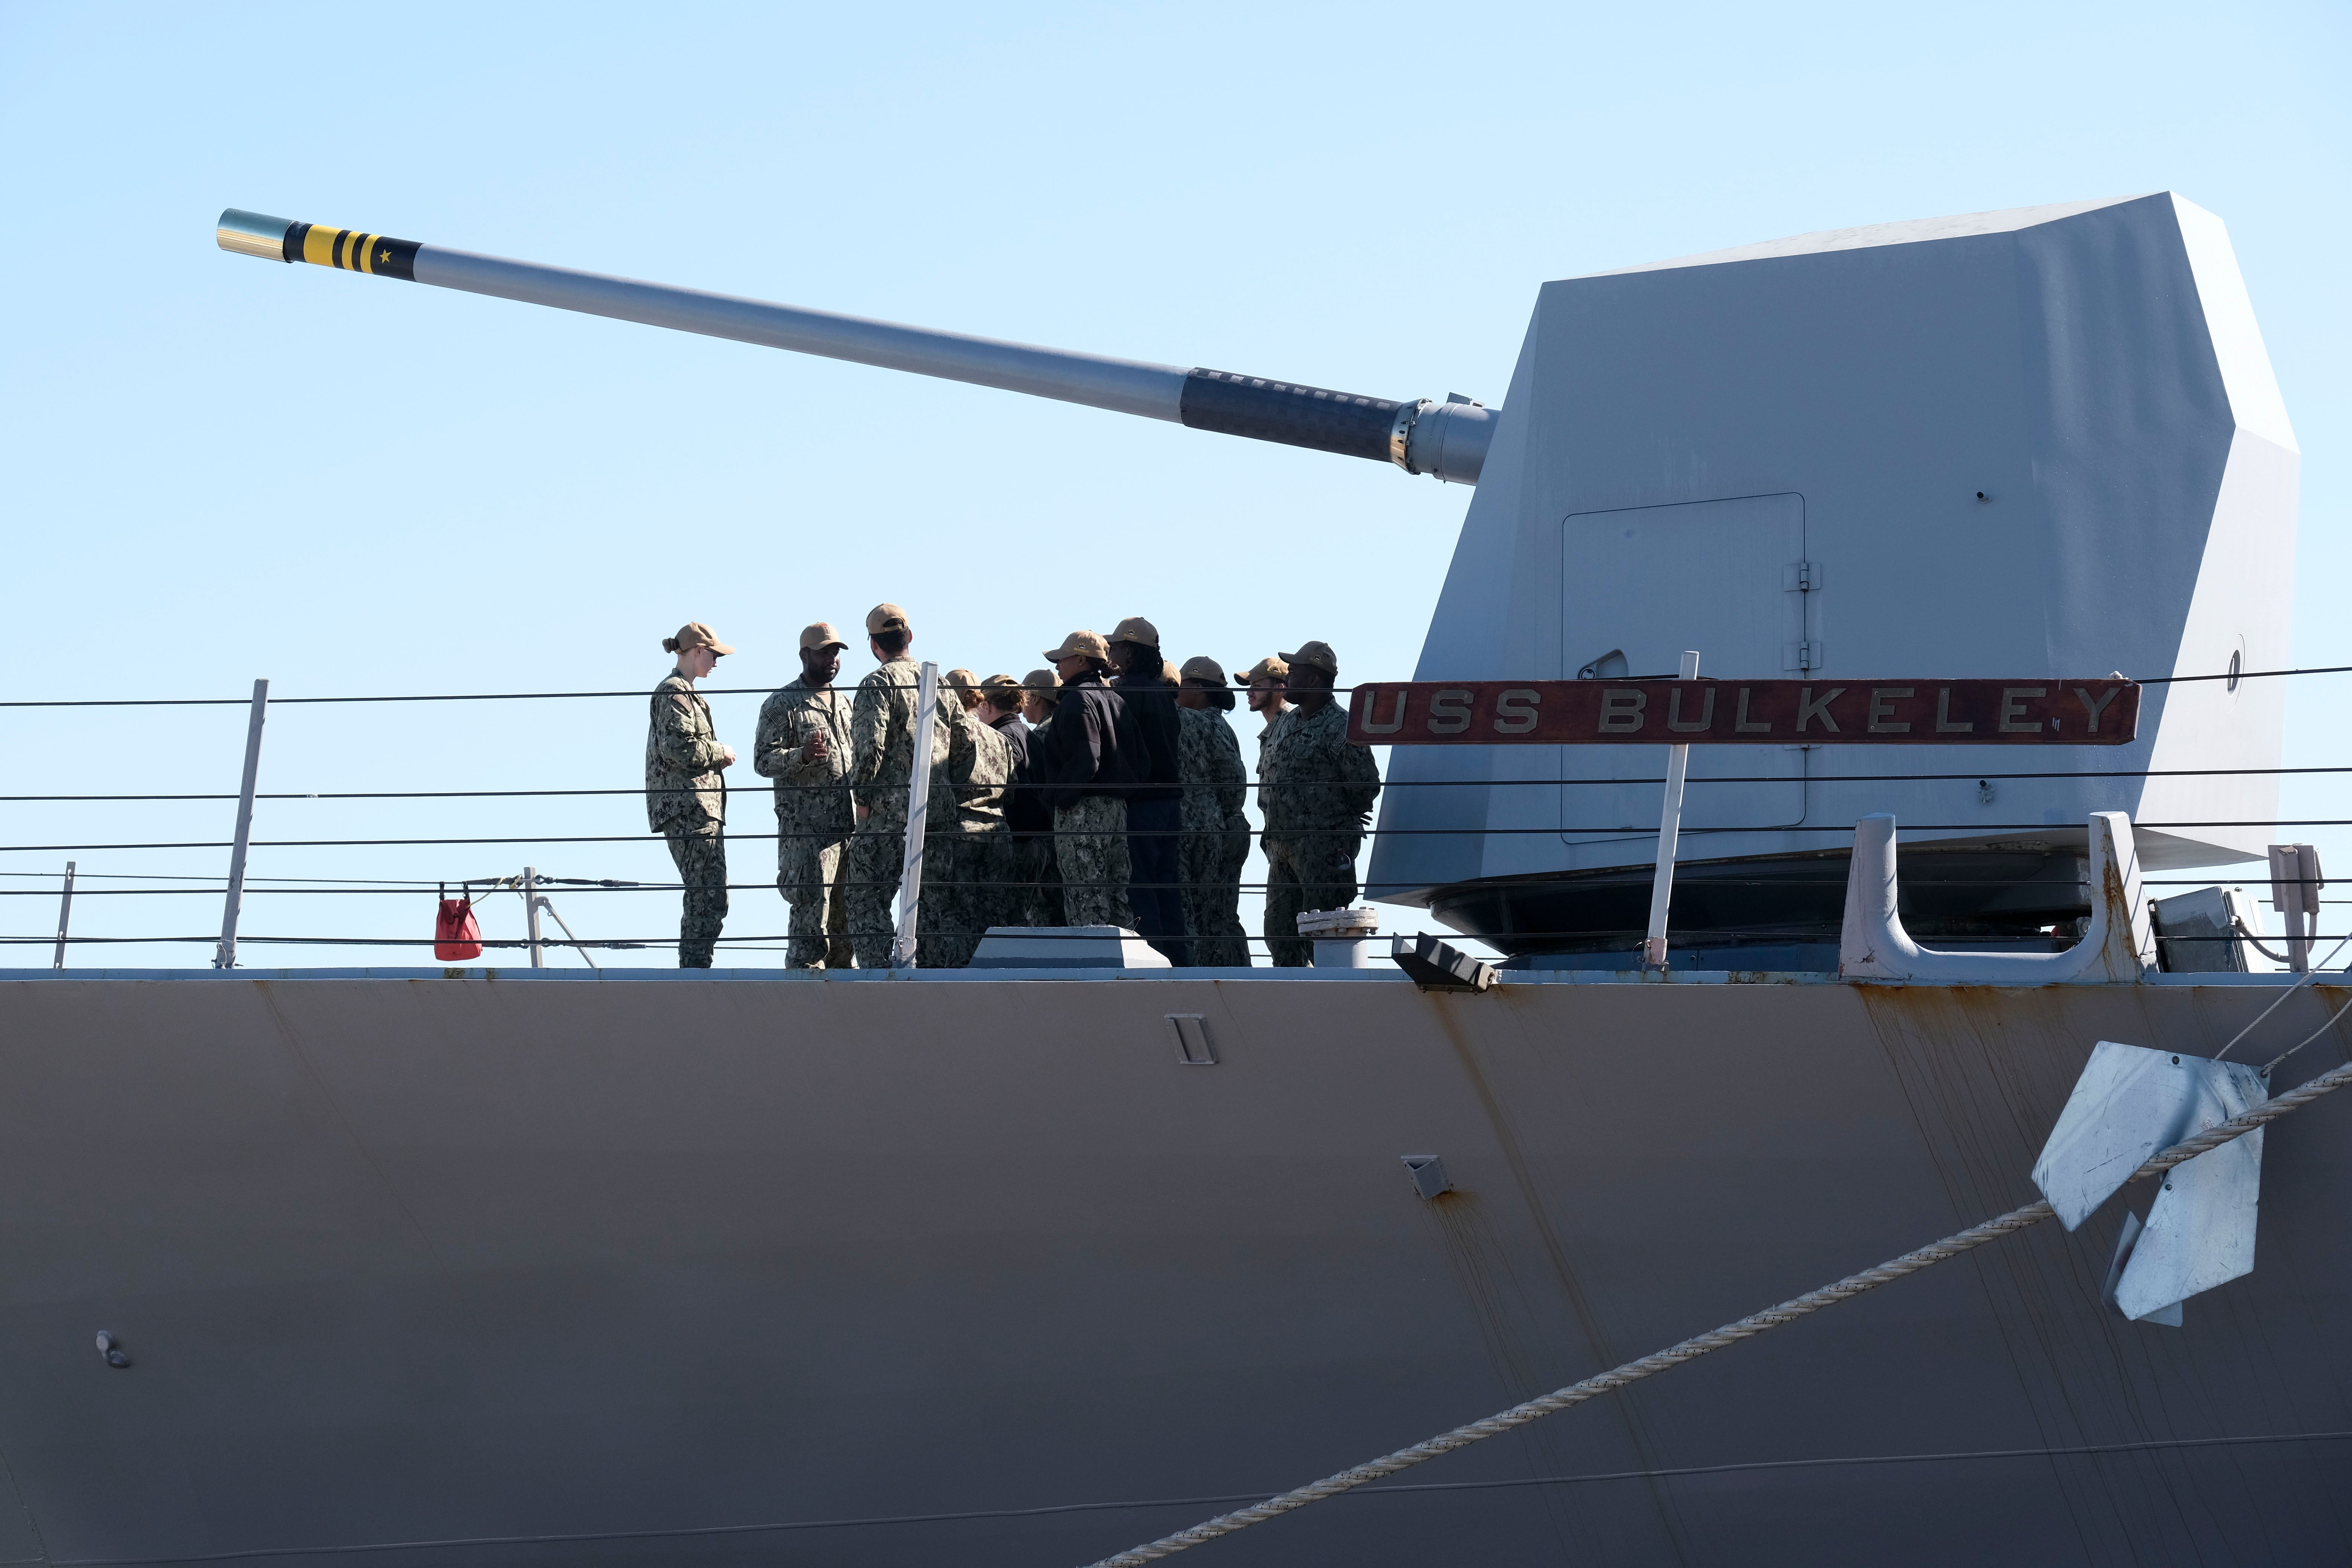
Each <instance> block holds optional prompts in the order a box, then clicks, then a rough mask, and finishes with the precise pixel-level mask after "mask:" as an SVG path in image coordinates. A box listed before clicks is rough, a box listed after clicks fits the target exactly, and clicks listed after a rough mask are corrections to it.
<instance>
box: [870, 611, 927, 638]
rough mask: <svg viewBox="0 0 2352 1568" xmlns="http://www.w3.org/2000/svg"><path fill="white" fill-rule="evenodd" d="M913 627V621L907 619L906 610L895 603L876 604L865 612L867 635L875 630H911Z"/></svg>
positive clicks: (872, 634)
mask: <svg viewBox="0 0 2352 1568" xmlns="http://www.w3.org/2000/svg"><path fill="white" fill-rule="evenodd" d="M914 629H915V627H914V625H913V623H911V622H910V621H908V619H907V612H906V611H904V610H902V609H900V608H899V607H898V605H875V606H874V607H873V608H872V609H870V610H868V611H866V636H867V637H872V636H874V635H875V634H876V633H877V632H911V631H913V630H914Z"/></svg>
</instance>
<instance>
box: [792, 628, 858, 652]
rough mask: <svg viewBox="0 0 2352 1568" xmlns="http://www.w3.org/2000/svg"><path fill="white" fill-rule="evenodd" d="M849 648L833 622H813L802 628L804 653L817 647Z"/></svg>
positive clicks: (802, 649) (802, 648)
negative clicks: (834, 627)
mask: <svg viewBox="0 0 2352 1568" xmlns="http://www.w3.org/2000/svg"><path fill="white" fill-rule="evenodd" d="M848 646H849V645H848V644H847V643H845V642H844V641H842V640H841V634H840V633H839V632H837V631H835V630H834V629H833V623H832V622H831V621H812V622H810V623H809V624H808V625H807V626H803V627H802V628H801V651H802V652H803V653H806V652H808V651H809V649H811V648H816V647H848Z"/></svg>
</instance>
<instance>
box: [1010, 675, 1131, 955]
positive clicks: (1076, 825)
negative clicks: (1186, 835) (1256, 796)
mask: <svg viewBox="0 0 2352 1568" xmlns="http://www.w3.org/2000/svg"><path fill="white" fill-rule="evenodd" d="M1045 658H1047V659H1048V660H1050V661H1051V662H1052V663H1053V665H1054V667H1055V673H1056V674H1058V675H1060V677H1061V678H1062V685H1061V689H1060V692H1059V695H1058V701H1057V706H1056V707H1055V713H1054V728H1053V731H1052V733H1051V734H1050V735H1049V736H1045V737H1044V738H1045V741H1046V742H1047V743H1046V746H1045V754H1044V756H1043V758H1042V760H1041V761H1040V763H1039V764H1038V767H1037V770H1036V771H1037V775H1038V780H1039V782H1040V783H1042V784H1045V785H1047V786H1048V787H1047V792H1046V798H1047V800H1048V801H1050V802H1051V803H1052V805H1053V807H1054V858H1055V863H1056V865H1057V867H1058V868H1059V869H1060V871H1061V873H1062V909H1063V912H1064V914H1065V916H1066V918H1067V920H1068V921H1069V923H1070V924H1072V925H1074V926H1088V925H1107V926H1118V927H1120V928H1121V929H1123V930H1127V931H1133V930H1134V929H1135V910H1134V909H1133V908H1132V907H1131V906H1130V905H1129V902H1128V898H1127V889H1128V881H1129V875H1130V865H1129V860H1128V858H1127V794H1128V792H1129V790H1131V789H1133V788H1134V787H1135V785H1136V784H1137V782H1138V780H1139V776H1140V775H1139V773H1138V772H1137V769H1136V763H1137V760H1138V759H1139V758H1141V757H1143V756H1145V755H1146V754H1147V752H1146V750H1145V743H1144V740H1143V735H1142V733H1141V731H1139V730H1138V729H1137V728H1136V723H1135V716H1134V715H1133V714H1131V713H1129V712H1128V711H1127V708H1126V704H1125V703H1124V702H1123V701H1122V700H1120V698H1119V694H1118V692H1117V691H1116V690H1114V689H1111V688H1110V687H1109V686H1108V685H1107V684H1105V682H1104V680H1103V677H1104V676H1105V675H1106V674H1108V672H1109V670H1110V645H1109V644H1108V642H1106V641H1105V640H1104V639H1103V637H1102V636H1101V634H1100V633H1097V632H1091V631H1076V632H1072V633H1071V634H1070V635H1069V636H1068V637H1065V638H1063V639H1062V646H1061V647H1057V648H1049V649H1047V650H1046V653H1045ZM1039 739H1040V737H1039V736H1037V735H1032V736H1031V737H1030V743H1031V749H1032V752H1033V753H1034V752H1035V750H1036V742H1037V741H1038V740H1039Z"/></svg>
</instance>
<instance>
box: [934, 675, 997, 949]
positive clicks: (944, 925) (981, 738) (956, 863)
mask: <svg viewBox="0 0 2352 1568" xmlns="http://www.w3.org/2000/svg"><path fill="white" fill-rule="evenodd" d="M945 684H946V686H947V690H946V691H945V692H942V693H941V694H940V713H941V714H942V715H943V716H944V718H945V720H946V722H947V730H948V755H947V762H946V764H945V765H944V766H942V767H940V769H938V770H937V771H936V772H934V773H932V775H931V777H932V781H933V782H932V784H931V827H930V832H929V834H928V835H927V841H926V843H925V846H924V849H923V893H922V910H921V912H920V914H919V917H918V923H919V926H920V929H921V931H922V933H923V936H922V945H921V948H920V956H919V959H918V962H919V963H921V964H922V965H923V966H924V967H925V968H929V969H961V968H962V967H963V966H964V965H966V964H968V963H971V955H972V951H973V950H974V949H975V948H977V947H978V946H979V945H980V936H981V932H982V930H983V929H984V928H985V927H986V926H987V925H988V924H989V919H990V915H991V912H992V909H993V906H994V900H995V896H996V889H995V888H994V886H993V885H992V884H993V883H994V881H995V879H996V874H997V868H996V865H995V857H996V850H997V840H999V839H1001V838H1003V837H1004V836H1005V826H1004V793H1005V785H1006V784H1009V783H1010V782H1011V781H1012V776H1013V756H1012V752H1011V749H1010V748H1009V747H1007V746H1006V745H1005V743H1004V737H1003V736H1002V735H1000V734H998V733H997V732H996V731H995V730H994V729H993V728H992V727H991V726H990V725H988V724H987V723H985V722H984V721H982V719H981V718H980V716H979V714H978V713H977V712H976V711H975V710H976V709H978V708H979V706H980V703H981V691H980V678H979V677H977V676H975V675H973V674H972V673H971V671H970V670H968V669H951V670H950V671H948V675H947V680H946V683H945ZM934 855H936V856H937V857H938V858H939V862H938V864H939V871H938V876H939V880H938V882H937V883H936V884H934V883H933V881H932V876H933V871H932V857H933V856H934ZM935 886H936V888H937V889H938V892H939V895H940V898H939V902H938V903H937V904H936V905H934V904H933V902H932V891H933V889H934V887H935Z"/></svg>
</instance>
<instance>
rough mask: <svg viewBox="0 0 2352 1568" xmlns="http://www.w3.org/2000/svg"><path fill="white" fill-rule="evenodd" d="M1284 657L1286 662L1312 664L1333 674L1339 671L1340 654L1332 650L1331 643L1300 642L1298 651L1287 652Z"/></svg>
mask: <svg viewBox="0 0 2352 1568" xmlns="http://www.w3.org/2000/svg"><path fill="white" fill-rule="evenodd" d="M1282 658H1283V662H1284V663H1286V664H1307V665H1312V666H1314V667H1315V668H1317V669H1321V670H1328V671H1329V672H1330V673H1331V674H1333V675H1337V674H1339V655H1338V654H1336V653H1333V652H1332V651H1331V645H1330V644H1329V643H1327V642H1307V643H1300V644H1299V645H1298V651H1297V653H1286V654H1284V655H1283V656H1282Z"/></svg>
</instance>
